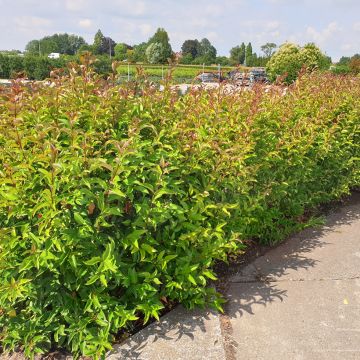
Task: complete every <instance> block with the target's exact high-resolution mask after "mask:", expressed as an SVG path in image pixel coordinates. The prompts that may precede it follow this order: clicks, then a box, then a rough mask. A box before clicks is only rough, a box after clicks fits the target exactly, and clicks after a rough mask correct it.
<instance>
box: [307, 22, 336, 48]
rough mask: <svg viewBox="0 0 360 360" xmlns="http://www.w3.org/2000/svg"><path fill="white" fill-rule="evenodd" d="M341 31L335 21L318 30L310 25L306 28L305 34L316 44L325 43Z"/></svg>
mask: <svg viewBox="0 0 360 360" xmlns="http://www.w3.org/2000/svg"><path fill="white" fill-rule="evenodd" d="M340 32H341V28H340V27H339V25H338V24H337V22H336V21H333V22H331V23H329V24H328V25H327V26H326V27H325V28H324V29H322V30H320V31H318V30H316V29H315V28H313V27H312V26H308V27H307V28H306V34H307V35H308V37H309V38H310V40H312V41H313V42H315V43H317V44H318V45H325V44H326V43H327V42H328V41H329V40H331V39H332V38H333V37H334V35H336V34H338V33H340Z"/></svg>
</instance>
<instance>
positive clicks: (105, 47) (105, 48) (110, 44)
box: [98, 36, 116, 56]
mask: <svg viewBox="0 0 360 360" xmlns="http://www.w3.org/2000/svg"><path fill="white" fill-rule="evenodd" d="M115 45H116V42H115V41H114V40H113V39H112V38H111V37H109V36H107V37H103V38H102V40H101V44H100V47H99V48H98V53H99V54H104V55H110V54H111V56H114V55H115V52H114V48H115Z"/></svg>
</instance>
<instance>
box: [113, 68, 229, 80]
mask: <svg viewBox="0 0 360 360" xmlns="http://www.w3.org/2000/svg"><path fill="white" fill-rule="evenodd" d="M140 68H141V69H143V70H144V73H145V74H146V75H147V76H148V77H149V78H154V79H162V78H165V77H167V76H169V75H170V74H171V77H172V78H173V80H174V81H175V82H177V83H179V82H187V83H189V82H192V81H193V79H194V78H195V77H196V76H197V75H199V74H201V73H202V72H203V71H209V72H218V71H219V69H218V67H217V66H205V67H203V66H195V65H176V66H168V65H164V66H162V65H146V64H138V65H132V64H131V65H129V66H128V65H127V64H124V65H120V66H119V67H118V68H117V71H118V74H119V75H121V76H123V77H124V78H127V76H128V74H129V75H130V77H131V78H134V77H135V75H136V74H137V73H138V69H140ZM232 69H234V68H233V67H221V71H222V72H228V71H231V70H232Z"/></svg>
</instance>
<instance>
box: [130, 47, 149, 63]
mask: <svg viewBox="0 0 360 360" xmlns="http://www.w3.org/2000/svg"><path fill="white" fill-rule="evenodd" d="M147 47H148V44H147V43H146V42H142V43H140V44H138V45H134V51H133V54H132V55H133V56H132V61H133V62H144V61H146V54H145V51H146V48H147Z"/></svg>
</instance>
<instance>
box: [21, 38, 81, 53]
mask: <svg viewBox="0 0 360 360" xmlns="http://www.w3.org/2000/svg"><path fill="white" fill-rule="evenodd" d="M84 45H86V42H85V40H84V39H83V38H82V37H81V36H77V35H69V34H66V33H65V34H54V35H51V36H45V37H43V38H42V39H40V40H31V41H30V42H29V43H28V44H27V45H26V47H25V50H26V52H27V53H28V54H30V55H39V54H40V55H48V54H50V53H52V52H57V53H60V54H67V55H74V54H76V53H77V52H78V50H79V49H80V48H81V47H82V46H84Z"/></svg>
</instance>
